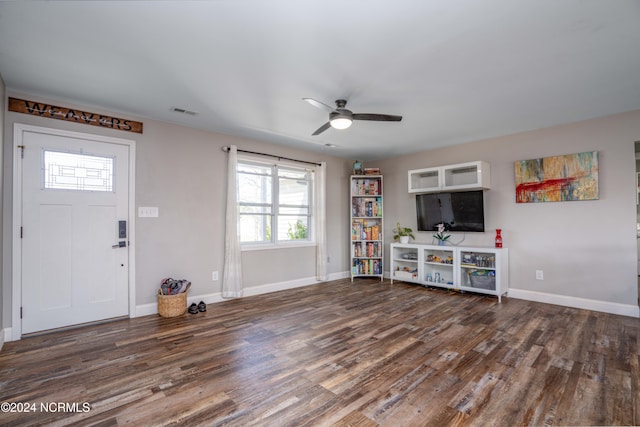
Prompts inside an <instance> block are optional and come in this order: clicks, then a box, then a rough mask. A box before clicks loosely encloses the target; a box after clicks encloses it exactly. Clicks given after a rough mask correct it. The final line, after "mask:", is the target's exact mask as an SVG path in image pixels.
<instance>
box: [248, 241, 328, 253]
mask: <svg viewBox="0 0 640 427" xmlns="http://www.w3.org/2000/svg"><path fill="white" fill-rule="evenodd" d="M313 246H317V244H316V242H291V243H279V244H277V245H274V244H272V243H266V244H262V245H240V251H241V252H245V251H264V250H272V249H290V248H306V247H313Z"/></svg>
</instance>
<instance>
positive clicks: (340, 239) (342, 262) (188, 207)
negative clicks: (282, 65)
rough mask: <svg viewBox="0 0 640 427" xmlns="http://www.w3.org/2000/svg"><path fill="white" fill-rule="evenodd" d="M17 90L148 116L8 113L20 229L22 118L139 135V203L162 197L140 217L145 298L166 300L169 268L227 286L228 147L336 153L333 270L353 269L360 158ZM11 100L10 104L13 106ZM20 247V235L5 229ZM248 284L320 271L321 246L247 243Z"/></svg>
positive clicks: (330, 208)
mask: <svg viewBox="0 0 640 427" xmlns="http://www.w3.org/2000/svg"><path fill="white" fill-rule="evenodd" d="M7 95H8V96H14V97H18V98H24V99H33V100H38V101H41V102H49V103H51V104H54V105H60V106H68V107H74V108H80V109H83V108H84V109H85V110H87V111H92V112H96V113H102V114H107V115H114V116H118V117H126V118H129V119H132V120H139V121H142V122H144V133H143V134H142V135H139V134H133V133H128V132H122V131H116V130H110V129H102V128H98V127H95V126H87V125H81V124H75V123H69V122H63V121H59V120H53V119H46V118H41V117H35V116H30V115H26V114H19V113H13V112H7V113H6V120H5V129H4V136H5V140H6V141H7V143H6V144H5V145H6V147H5V150H4V153H5V159H6V162H5V171H4V172H5V173H4V177H5V183H4V188H5V190H6V191H5V195H4V202H5V203H4V211H3V212H4V231H5V235H6V236H11V232H10V231H11V219H12V215H11V212H12V202H11V193H12V180H13V179H12V178H13V177H12V174H13V167H12V164H11V159H12V154H11V153H12V146H13V134H12V132H13V125H14V123H25V124H31V125H36V126H42V127H49V128H57V129H66V130H72V131H76V132H84V133H93V134H101V135H107V136H114V137H118V138H125V139H134V140H135V141H136V212H137V207H139V206H157V207H158V208H159V211H160V216H159V217H158V218H136V219H135V220H136V242H135V258H136V302H135V303H136V305H137V306H141V305H145V304H152V303H154V302H155V301H156V299H155V298H156V297H155V293H156V292H157V289H158V286H159V283H160V280H161V279H162V278H163V277H174V278H187V279H189V280H191V281H192V287H191V290H190V291H189V295H190V296H198V295H210V294H215V293H218V292H220V287H221V283H222V281H217V282H213V281H212V280H211V272H212V271H218V272H219V276H220V277H221V276H222V270H223V250H224V208H225V206H224V200H225V198H224V194H225V190H224V184H225V181H226V177H225V176H226V175H225V174H226V159H227V154H226V153H224V152H223V151H222V149H221V148H222V147H223V146H226V145H231V144H235V145H237V146H238V147H239V148H240V149H246V150H252V151H259V152H265V153H272V154H275V155H280V156H284V157H291V158H296V159H301V160H308V161H314V162H319V161H326V162H327V193H328V194H329V196H330V197H329V198H328V202H327V216H328V218H329V221H328V229H327V241H328V255H329V257H330V263H329V264H328V269H329V274H333V275H334V277H335V275H339V274H342V273H344V272H345V271H348V265H349V260H348V256H349V255H348V248H349V246H348V243H349V242H348V241H346V240H345V238H344V236H348V231H347V230H348V228H349V227H348V219H347V218H348V216H347V215H348V212H349V211H348V209H349V208H348V199H349V196H348V179H347V177H348V176H349V174H350V169H351V162H349V161H347V160H344V159H340V158H337V157H333V156H330V155H328V154H322V153H320V154H319V153H313V152H308V151H302V150H294V149H289V148H286V147H282V146H276V145H271V144H265V143H261V142H257V141H252V140H247V139H241V138H234V137H230V136H226V135H221V134H215V133H210V132H204V131H199V130H194V129H190V128H186V127H182V126H177V125H173V124H167V123H162V122H156V121H152V120H147V119H144V118H139V117H133V116H131V115H127V114H122V113H118V112H111V111H101V110H100V109H99V108H96V107H83V106H78V105H70V103H69V102H66V101H60V100H52V99H43V98H42V97H38V96H37V95H29V94H21V93H12V92H11V91H10V90H8V93H7ZM3 110H4V109H3ZM3 249H4V250H5V253H7V254H9V255H10V254H11V239H3ZM11 261H12V257H11V256H6V257H5V259H4V260H3V266H4V269H5V274H4V276H3V283H2V294H3V301H4V303H3V316H2V317H3V324H4V327H5V328H7V327H9V326H10V325H11V286H12V285H11V274H10V273H11ZM242 261H243V275H244V285H245V288H248V289H250V288H251V287H257V286H261V285H265V284H278V283H285V282H292V281H293V282H295V281H304V280H305V279H310V278H315V247H305V248H302V249H295V248H290V249H278V250H261V251H247V252H243V255H242Z"/></svg>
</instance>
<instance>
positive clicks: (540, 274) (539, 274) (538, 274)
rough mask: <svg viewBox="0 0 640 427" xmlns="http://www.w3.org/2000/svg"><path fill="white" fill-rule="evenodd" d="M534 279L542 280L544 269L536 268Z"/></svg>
mask: <svg viewBox="0 0 640 427" xmlns="http://www.w3.org/2000/svg"><path fill="white" fill-rule="evenodd" d="M536 280H544V271H542V270H536Z"/></svg>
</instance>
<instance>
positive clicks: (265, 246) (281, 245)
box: [238, 154, 317, 252]
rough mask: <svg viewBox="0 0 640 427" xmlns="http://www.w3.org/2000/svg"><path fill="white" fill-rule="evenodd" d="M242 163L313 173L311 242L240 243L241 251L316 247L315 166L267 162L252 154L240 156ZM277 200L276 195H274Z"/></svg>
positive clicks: (310, 217)
mask: <svg viewBox="0 0 640 427" xmlns="http://www.w3.org/2000/svg"><path fill="white" fill-rule="evenodd" d="M242 162H252V163H262V164H267V165H275V166H276V167H289V168H296V169H307V170H309V171H311V176H312V178H311V193H310V194H309V206H310V208H311V209H310V214H309V229H310V233H309V234H310V235H309V240H302V241H291V240H289V241H282V242H278V241H275V242H264V243H251V242H247V243H242V242H241V243H240V251H243V252H244V251H262V250H270V249H286V248H301V247H315V246H317V241H316V236H315V227H313V226H312V224H313V221H314V218H315V216H316V212H315V209H316V206H315V203H313V192H314V191H315V186H316V183H315V169H316V168H315V166H313V165H306V164H305V165H302V164H301V163H298V162H292V161H285V160H276V159H273V160H265V158H264V157H262V156H252V155H250V154H242V155H241V154H238V163H242ZM277 178H278V176H277V175H275V176H274V179H275V180H277ZM273 197H274V200H275V195H273ZM273 209H274V212H275V211H277V205H276V204H275V203H274V205H273Z"/></svg>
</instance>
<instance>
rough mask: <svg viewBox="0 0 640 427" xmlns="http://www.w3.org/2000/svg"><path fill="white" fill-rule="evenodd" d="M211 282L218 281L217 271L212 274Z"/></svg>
mask: <svg viewBox="0 0 640 427" xmlns="http://www.w3.org/2000/svg"><path fill="white" fill-rule="evenodd" d="M211 280H213V281H214V282H215V281H216V280H218V272H217V271H213V272H212V273H211Z"/></svg>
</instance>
